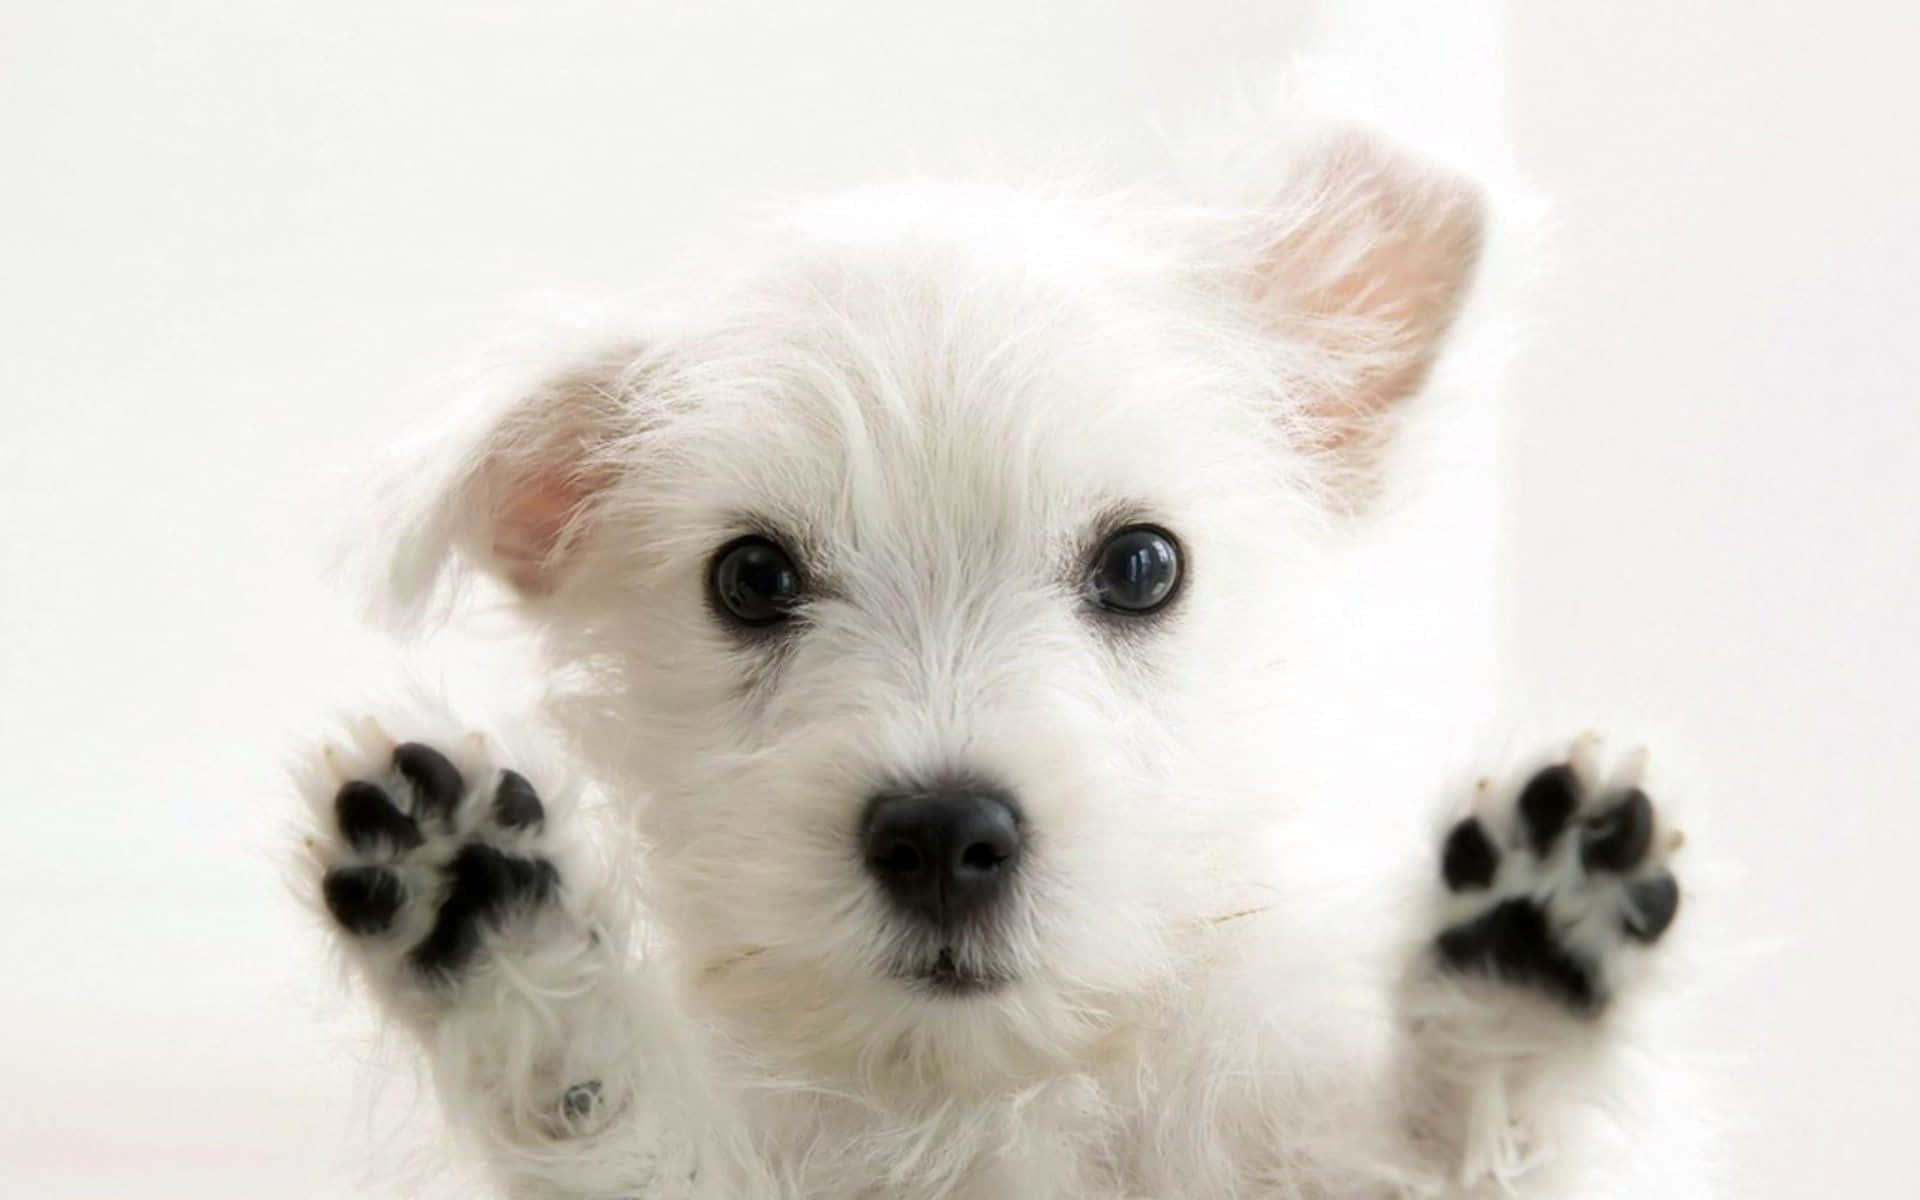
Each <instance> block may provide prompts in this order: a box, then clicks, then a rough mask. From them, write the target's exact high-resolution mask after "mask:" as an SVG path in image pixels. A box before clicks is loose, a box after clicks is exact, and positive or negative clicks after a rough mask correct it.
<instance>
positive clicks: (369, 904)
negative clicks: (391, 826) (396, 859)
mask: <svg viewBox="0 0 1920 1200" xmlns="http://www.w3.org/2000/svg"><path fill="white" fill-rule="evenodd" d="M320 890H321V893H322V895H324V896H325V898H326V901H327V911H328V912H330V913H332V914H333V919H334V920H336V921H338V922H340V925H341V927H342V928H344V929H345V930H346V931H347V932H348V933H354V934H359V935H361V936H363V937H364V936H366V935H369V934H375V933H385V932H386V931H387V929H388V927H390V926H391V925H392V924H393V918H394V914H396V913H398V912H399V911H400V906H401V905H402V904H405V903H406V901H407V889H406V887H405V885H403V884H402V883H401V882H400V880H399V879H398V878H396V877H395V876H394V874H393V873H392V872H391V871H383V870H381V869H380V868H379V867H341V868H339V869H338V870H333V871H328V872H327V876H326V878H325V879H324V880H322V881H321V884H320Z"/></svg>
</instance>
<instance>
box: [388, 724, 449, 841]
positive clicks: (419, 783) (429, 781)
mask: <svg viewBox="0 0 1920 1200" xmlns="http://www.w3.org/2000/svg"><path fill="white" fill-rule="evenodd" d="M393 767H394V769H395V770H396V771H399V772H400V774H401V776H402V777H403V778H405V779H406V781H407V782H408V783H410V784H412V785H413V799H414V816H416V817H432V818H434V819H435V820H437V821H439V822H441V823H442V824H446V823H449V822H451V821H452V819H453V809H454V806H455V805H457V804H459V803H460V797H461V796H463V795H465V794H466V791H467V781H466V780H464V779H462V778H461V777H460V769H459V768H458V767H456V766H454V765H453V763H452V762H450V761H449V760H448V759H447V756H446V755H444V754H442V753H440V752H439V751H438V750H435V749H434V748H433V747H432V746H427V745H423V744H422V743H420V742H405V743H403V744H401V745H399V746H397V747H395V748H394V751H393Z"/></svg>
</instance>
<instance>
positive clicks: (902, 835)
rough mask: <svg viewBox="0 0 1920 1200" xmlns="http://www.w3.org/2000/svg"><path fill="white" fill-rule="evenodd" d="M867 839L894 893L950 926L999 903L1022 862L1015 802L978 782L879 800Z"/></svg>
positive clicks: (877, 874)
mask: <svg viewBox="0 0 1920 1200" xmlns="http://www.w3.org/2000/svg"><path fill="white" fill-rule="evenodd" d="M860 837H861V847H862V849H863V850H864V852H865V854H866V860H867V870H868V871H870V872H872V874H873V877H874V878H875V879H877V880H879V881H880V886H881V887H883V888H885V889H886V892H887V895H888V896H890V897H891V898H892V899H893V900H894V902H895V903H897V904H899V905H901V906H902V907H903V908H906V909H908V910H910V911H912V912H915V913H918V914H920V915H921V916H923V917H925V918H927V919H928V920H929V921H932V922H933V923H934V924H935V925H937V926H939V927H941V928H943V929H946V928H951V927H952V926H954V925H957V924H959V923H961V922H963V921H965V920H966V919H967V918H969V917H972V916H975V915H977V914H979V913H981V912H983V911H984V910H985V909H987V908H988V907H989V906H991V905H992V904H993V902H994V901H995V900H996V899H997V898H998V897H999V896H1000V895H1001V894H1002V893H1004V892H1005V891H1006V890H1007V883H1008V880H1009V878H1010V877H1011V876H1012V874H1013V870H1014V867H1016V866H1017V865H1018V864H1019V862H1020V840H1021V839H1020V818H1019V816H1018V814H1017V813H1016V812H1015V809H1014V800H1013V797H1012V796H1011V795H1010V794H1009V793H1007V792H1006V791H1005V790H1003V789H1001V788H997V787H994V786H993V785H991V784H988V783H983V782H981V781H979V780H975V779H953V780H947V781H944V782H941V783H938V784H935V785H934V786H932V787H928V788H924V789H920V790H915V791H899V792H883V793H881V794H880V795H878V796H875V797H874V798H873V799H872V800H871V801H870V802H869V803H868V805H867V816H866V822H865V824H864V825H863V826H862V829H861V835H860Z"/></svg>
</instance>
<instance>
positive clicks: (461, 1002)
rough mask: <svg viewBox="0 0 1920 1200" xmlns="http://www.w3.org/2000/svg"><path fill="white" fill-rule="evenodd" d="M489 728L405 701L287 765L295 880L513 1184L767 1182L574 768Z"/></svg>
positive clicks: (658, 1186)
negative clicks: (601, 855)
mask: <svg viewBox="0 0 1920 1200" xmlns="http://www.w3.org/2000/svg"><path fill="white" fill-rule="evenodd" d="M387 729H395V730H400V731H403V733H404V734H405V735H406V736H407V737H409V738H411V739H414V740H406V741H402V740H398V739H396V738H394V737H392V736H390V735H389V734H387V733H386V732H385V731H386V730H387ZM498 745H499V742H498V740H497V739H489V738H486V737H483V736H480V735H476V734H470V733H463V732H462V731H461V729H460V727H459V726H458V724H457V723H455V722H453V721H452V720H450V719H449V718H447V717H446V716H444V715H442V714H439V713H436V712H432V711H413V712H408V713H406V714H404V715H401V716H396V717H393V718H390V719H388V720H387V721H385V722H374V721H362V722H359V723H358V724H357V725H355V726H354V727H353V728H352V729H351V730H350V732H349V733H348V735H347V736H346V737H345V738H343V739H340V740H337V741H336V742H334V743H332V744H329V745H326V746H323V747H321V748H319V749H318V750H316V751H314V752H313V753H312V754H310V755H309V756H308V758H307V760H306V762H305V763H304V764H303V766H302V768H301V769H300V770H299V772H298V777H299V779H298V781H299V785H300V787H301V790H302V791H303V793H304V794H305V796H306V799H307V801H308V803H309V804H310V806H311V809H312V817H313V824H312V829H313V832H312V833H311V834H310V836H309V837H308V838H307V839H306V841H305V854H304V860H303V863H302V867H303V871H304V873H305V875H306V877H307V878H308V879H309V880H310V886H311V890H310V892H309V894H310V895H312V896H314V897H316V898H318V899H319V900H320V901H321V907H322V909H323V911H324V914H325V919H326V923H327V924H328V926H329V927H330V928H331V929H332V931H333V933H334V934H335V935H336V937H337V939H338V942H339V944H340V946H341V948H342V950H343V952H344V953H345V955H346V957H347V959H348V961H349V962H350V964H351V965H352V967H353V968H354V971H355V973H356V974H357V975H358V976H359V978H360V979H361V981H362V982H363V983H364V985H365V986H366V987H368V988H369V989H370V990H371V991H372V992H373V994H374V996H375V997H376V999H377V1001H378V1002H379V1005H380V1007H381V1008H382V1010H383V1011H384V1012H385V1013H386V1014H387V1015H388V1016H390V1017H391V1018H393V1019H395V1020H396V1021H398V1022H400V1023H401V1024H403V1025H405V1026H407V1027H408V1028H409V1029H410V1030H411V1031H412V1032H413V1033H414V1034H415V1035H417V1037H418V1038H419V1040H420V1042H421V1044H422V1046H423V1047H424V1049H425V1051H426V1053H427V1055H428V1057H429V1060H430V1062H431V1065H432V1068H433V1073H434V1076H435V1079H436V1082H437V1084H438V1089H439V1092H440V1095H441V1100H442V1105H443V1107H444V1109H445V1111H446V1113H447V1116H448V1119H449V1121H450V1123H451V1124H453V1125H454V1126H455V1128H456V1129H457V1130H458V1131H459V1132H460V1133H461V1134H463V1135H464V1136H466V1137H468V1138H470V1139H471V1140H473V1141H474V1142H476V1143H477V1144H478V1146H479V1148H480V1150H481V1151H482V1152H483V1153H484V1154H485V1156H486V1157H487V1159H488V1160H489V1161H490V1162H491V1164H492V1165H493V1167H494V1169H495V1170H496V1172H497V1174H498V1176H499V1177H500V1179H501V1181H502V1184H503V1185H504V1187H505V1189H506V1192H507V1194H508V1195H510V1196H512V1197H515V1198H516V1200H522V1198H524V1200H616V1198H618V1200H627V1198H636V1200H637V1198H639V1197H646V1198H649V1200H652V1198H656V1197H658V1198H660V1200H669V1198H671V1200H680V1198H693V1197H722V1196H724V1197H728V1198H735V1197H757V1196H763V1195H767V1194H769V1193H770V1189H768V1188H767V1187H766V1186H765V1185H764V1183H763V1182H762V1181H761V1180H760V1178H759V1175H758V1173H757V1171H758V1169H757V1167H756V1165H755V1164H754V1162H753V1160H752V1156H751V1153H750V1151H749V1150H748V1149H747V1148H746V1142H745V1138H744V1137H743V1136H742V1135H741V1134H740V1133H739V1123H738V1120H737V1118H736V1117H735V1116H734V1114H733V1113H732V1112H731V1110H730V1106H728V1105H726V1104H725V1103H723V1102H722V1100H721V1099H720V1098H719V1097H718V1096H717V1095H716V1094H715V1092H714V1089H713V1087H712V1080H711V1078H710V1077H709V1075H708V1073H707V1072H706V1071H705V1070H704V1069H703V1066H704V1056H703V1055H702V1054H701V1051H700V1047H699V1045H698V1039H697V1036H696V1034H695V1031H694V1030H693V1029H692V1027H691V1026H690V1025H689V1024H688V1023H687V1022H686V1021H685V1020H684V1019H683V1018H682V1017H681V1016H680V1014H678V1013H677V1012H676V1011H675V1008H674V1005H673V1003H672V1000H671V997H670V996H669V995H668V994H667V992H666V989H665V988H664V987H663V986H662V985H661V983H660V981H659V980H658V979H656V978H655V977H654V976H655V972H654V970H653V969H652V968H651V967H650V966H649V965H648V964H647V963H646V962H644V961H643V960H642V959H641V957H640V956H639V955H638V954H637V953H636V952H635V951H636V948H635V946H634V944H633V935H632V929H633V921H632V915H631V914H630V913H629V912H628V911H626V902H625V899H624V895H625V889H624V888H622V887H620V886H619V877H618V876H616V875H615V874H614V873H613V872H612V871H611V870H610V869H608V867H607V865H606V864H605V863H603V862H599V861H596V858H595V856H594V854H593V853H592V850H593V845H592V842H591V841H590V840H589V839H588V838H587V837H586V836H585V834H586V829H585V825H586V821H585V814H583V813H580V812H578V811H577V800H578V791H577V789H576V788H574V787H572V786H570V785H569V784H568V783H567V782H566V781H565V779H564V777H563V775H562V774H561V773H560V772H558V771H555V770H552V769H551V768H548V767H543V766H542V765H541V764H540V763H539V761H538V758H537V757H529V756H525V755H520V754H515V755H514V756H512V757H511V758H510V759H508V758H506V757H504V756H502V755H501V753H500V752H499V750H498V749H497V747H498ZM506 761H511V762H513V763H515V764H516V765H517V766H518V767H520V768H521V770H524V771H526V773H525V774H522V773H521V770H516V769H512V768H508V767H506V766H503V765H502V764H503V762H506Z"/></svg>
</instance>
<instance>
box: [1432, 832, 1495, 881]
mask: <svg viewBox="0 0 1920 1200" xmlns="http://www.w3.org/2000/svg"><path fill="white" fill-rule="evenodd" d="M1499 866H1500V851H1499V850H1497V849H1495V848H1494V845H1493V839H1492V838H1490V837H1488V836H1487V831H1486V828H1485V827H1484V826H1482V825H1481V824H1480V822H1479V821H1478V820H1477V819H1475V818H1473V817H1468V818H1467V819H1466V820H1464V821H1462V822H1460V823H1459V824H1458V825H1455V826H1454V827H1453V832H1452V833H1449V834H1448V835H1447V844H1446V848H1445V849H1444V850H1442V851H1441V853H1440V874H1441V876H1442V877H1443V878H1444V879H1445V880H1446V881H1447V890H1448V891H1452V892H1467V891H1477V890H1479V889H1480V888H1483V887H1486V886H1487V885H1489V884H1491V883H1492V882H1493V874H1494V872H1495V871H1496V870H1498V869H1499Z"/></svg>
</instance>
